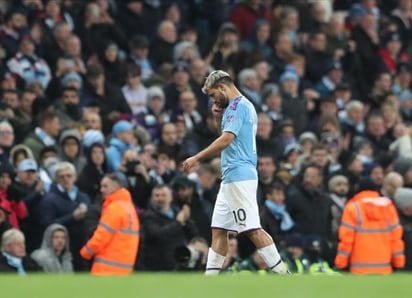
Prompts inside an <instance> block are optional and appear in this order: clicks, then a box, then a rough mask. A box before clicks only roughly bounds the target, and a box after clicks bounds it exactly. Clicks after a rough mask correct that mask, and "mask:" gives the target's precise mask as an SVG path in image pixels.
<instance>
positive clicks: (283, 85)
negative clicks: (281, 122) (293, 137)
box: [279, 68, 308, 135]
mask: <svg viewBox="0 0 412 298" xmlns="http://www.w3.org/2000/svg"><path fill="white" fill-rule="evenodd" d="M279 85H280V90H281V96H282V112H283V114H284V115H285V116H286V117H287V118H289V119H291V120H292V121H293V123H294V127H295V132H296V134H298V135H299V134H300V133H302V132H303V131H304V129H305V127H306V124H307V121H308V111H307V108H308V104H307V103H306V101H305V100H304V98H303V97H302V96H301V95H300V94H299V77H298V75H297V74H296V72H295V70H294V68H291V69H288V70H286V71H285V72H284V73H283V74H282V75H281V76H280V78H279Z"/></svg>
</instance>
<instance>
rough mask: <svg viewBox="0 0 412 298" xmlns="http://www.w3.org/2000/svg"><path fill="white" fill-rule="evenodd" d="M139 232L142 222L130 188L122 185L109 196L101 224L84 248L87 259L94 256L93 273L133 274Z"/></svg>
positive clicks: (84, 255)
mask: <svg viewBox="0 0 412 298" xmlns="http://www.w3.org/2000/svg"><path fill="white" fill-rule="evenodd" d="M139 232H140V223H139V219H138V217H137V214H136V209H135V207H134V205H133V203H132V198H131V196H130V193H129V191H128V190H127V189H125V188H121V189H119V190H117V191H115V192H113V193H111V194H110V195H108V196H106V198H105V200H104V203H103V208H102V214H101V217H100V221H99V225H98V226H97V229H96V230H95V231H94V233H93V236H92V238H91V239H90V240H89V241H88V242H87V243H86V245H85V246H84V247H83V248H82V249H81V251H80V254H81V256H82V257H83V258H85V259H91V258H92V257H94V260H93V265H92V269H91V273H92V274H95V275H125V274H129V273H131V272H132V271H133V266H134V264H135V261H136V257H137V251H138V248H139V241H140V235H139Z"/></svg>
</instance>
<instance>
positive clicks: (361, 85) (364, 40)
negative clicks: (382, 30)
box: [352, 10, 379, 98]
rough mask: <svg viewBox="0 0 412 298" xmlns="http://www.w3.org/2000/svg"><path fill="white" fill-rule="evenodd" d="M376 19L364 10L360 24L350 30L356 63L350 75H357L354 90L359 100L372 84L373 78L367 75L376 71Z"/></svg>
mask: <svg viewBox="0 0 412 298" xmlns="http://www.w3.org/2000/svg"><path fill="white" fill-rule="evenodd" d="M376 29H377V25H376V19H375V17H374V15H373V14H372V13H370V12H367V11H366V10H364V11H363V12H362V17H361V20H360V23H359V24H358V25H356V26H355V27H354V28H353V30H352V38H353V40H354V41H355V42H356V48H357V55H358V57H359V60H358V63H356V65H355V70H354V72H353V74H352V75H357V77H358V80H356V82H355V85H356V89H357V90H358V91H359V94H360V96H361V98H365V97H366V96H367V95H368V93H369V91H370V87H371V86H372V84H373V77H372V76H370V75H368V74H375V73H377V71H378V64H377V61H378V59H379V57H378V48H379V36H378V32H377V30H376Z"/></svg>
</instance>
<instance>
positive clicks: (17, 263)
mask: <svg viewBox="0 0 412 298" xmlns="http://www.w3.org/2000/svg"><path fill="white" fill-rule="evenodd" d="M2 254H3V256H4V257H5V258H6V259H7V264H9V265H10V266H11V267H14V268H16V269H17V274H18V275H26V271H24V267H23V259H22V258H18V257H13V256H12V255H9V254H8V253H6V252H3V253H2Z"/></svg>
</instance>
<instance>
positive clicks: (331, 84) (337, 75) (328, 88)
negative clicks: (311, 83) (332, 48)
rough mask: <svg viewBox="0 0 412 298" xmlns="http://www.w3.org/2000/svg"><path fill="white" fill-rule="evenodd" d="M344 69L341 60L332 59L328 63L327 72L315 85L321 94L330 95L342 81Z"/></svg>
mask: <svg viewBox="0 0 412 298" xmlns="http://www.w3.org/2000/svg"><path fill="white" fill-rule="evenodd" d="M342 79H343V70H342V65H341V63H340V62H339V61H335V60H332V61H330V62H328V63H327V64H326V67H325V73H324V75H323V76H322V78H321V80H320V81H319V82H318V83H317V84H316V85H315V89H316V91H317V92H319V95H320V96H330V95H331V94H332V92H333V91H334V90H335V88H336V86H337V85H338V84H339V83H341V82H342Z"/></svg>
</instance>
